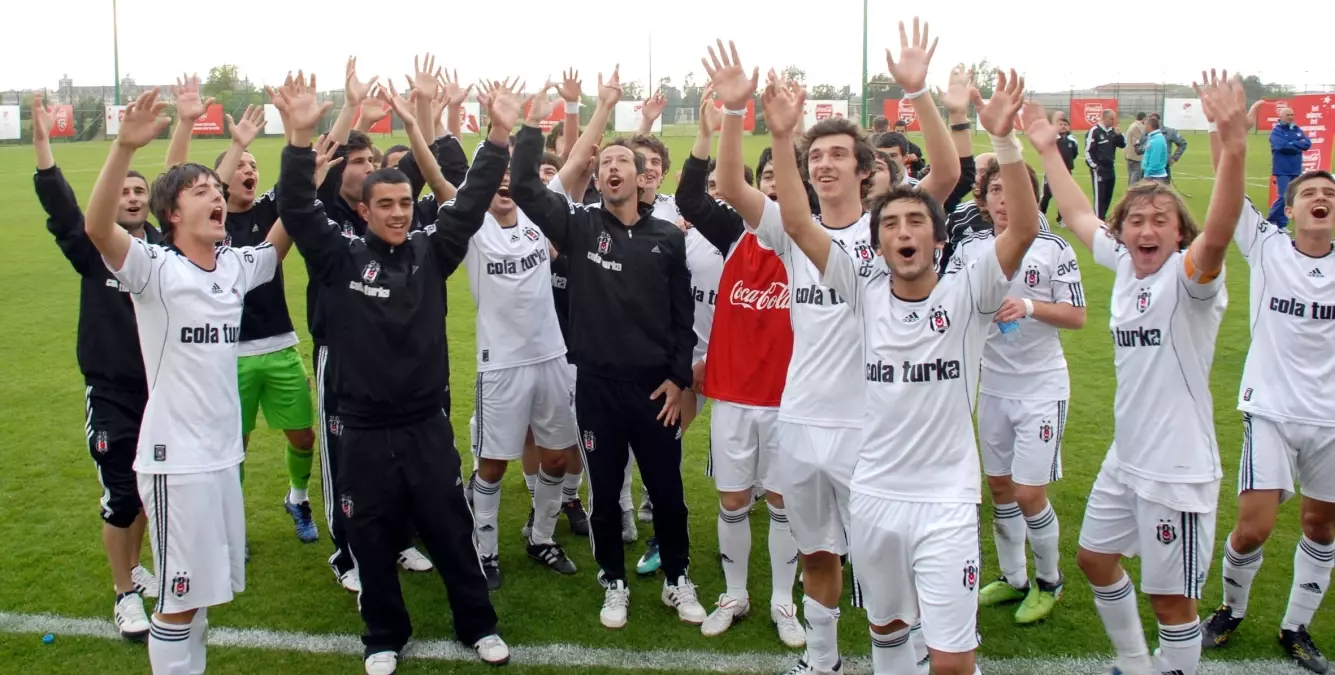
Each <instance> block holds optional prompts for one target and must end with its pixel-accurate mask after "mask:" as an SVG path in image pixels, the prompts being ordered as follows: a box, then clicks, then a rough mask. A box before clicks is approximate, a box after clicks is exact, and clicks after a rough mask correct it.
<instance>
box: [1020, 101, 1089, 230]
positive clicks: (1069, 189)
mask: <svg viewBox="0 0 1335 675" xmlns="http://www.w3.org/2000/svg"><path fill="white" fill-rule="evenodd" d="M1020 122H1021V124H1023V125H1024V129H1025V137H1026V138H1028V139H1029V144H1030V145H1032V146H1034V150H1036V151H1037V152H1038V154H1039V157H1041V158H1042V160H1043V173H1044V176H1045V177H1046V178H1047V179H1048V187H1049V188H1050V189H1051V190H1052V196H1053V197H1054V198H1056V200H1057V208H1058V209H1059V210H1060V211H1061V214H1062V222H1064V223H1066V227H1067V228H1068V229H1070V230H1071V232H1073V233H1075V236H1076V237H1078V238H1079V239H1080V242H1081V243H1083V244H1084V245H1085V247H1086V248H1088V249H1089V250H1090V251H1093V250H1094V237H1095V236H1096V235H1098V233H1099V228H1101V227H1103V221H1102V220H1099V217H1098V215H1097V214H1095V213H1094V207H1092V206H1090V204H1089V198H1088V197H1086V196H1085V193H1084V191H1083V190H1081V189H1080V186H1079V185H1077V184H1076V182H1075V178H1074V177H1073V176H1071V171H1070V169H1067V168H1066V160H1065V159H1063V158H1062V154H1061V150H1059V149H1058V148H1057V129H1056V127H1054V126H1052V123H1051V122H1049V121H1048V118H1047V113H1046V112H1045V111H1044V110H1043V106H1041V105H1039V104H1038V103H1035V102H1033V101H1030V102H1028V103H1025V104H1024V108H1023V109H1021V111H1020ZM1089 133H1090V134H1093V133H1094V132H1093V130H1091V131H1090V132H1089ZM1025 173H1026V174H1027V173H1028V172H1025ZM1024 182H1025V184H1026V185H1028V184H1029V179H1028V177H1027V176H1026V178H1025V181H1024ZM1003 189H1005V187H1004V185H1003ZM1031 196H1032V194H1031ZM1006 203H1007V204H1009V203H1010V199H1009V197H1008V198H1007V200H1006ZM1011 222H1015V219H1014V218H1011Z"/></svg>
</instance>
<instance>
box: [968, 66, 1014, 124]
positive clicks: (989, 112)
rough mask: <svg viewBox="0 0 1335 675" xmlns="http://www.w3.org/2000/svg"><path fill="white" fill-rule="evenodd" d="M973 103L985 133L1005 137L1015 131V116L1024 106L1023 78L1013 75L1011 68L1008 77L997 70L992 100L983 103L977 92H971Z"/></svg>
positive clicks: (1003, 72)
mask: <svg viewBox="0 0 1335 675" xmlns="http://www.w3.org/2000/svg"><path fill="white" fill-rule="evenodd" d="M973 103H974V105H975V106H977V107H978V120H979V121H980V122H981V123H982V125H983V128H984V129H986V130H987V133H989V134H992V135H993V136H1006V135H1009V134H1010V133H1011V131H1013V130H1014V129H1015V115H1016V114H1017V113H1019V112H1020V108H1021V106H1023V105H1024V78H1023V77H1020V76H1018V75H1016V74H1015V69H1014V68H1012V69H1011V72H1010V77H1007V76H1006V73H1005V71H1003V70H1001V69H1000V68H998V69H997V86H996V88H995V89H994V90H993V92H992V98H991V99H988V101H987V103H986V104H984V103H983V97H982V95H980V94H979V93H978V92H977V90H975V91H974V92H973Z"/></svg>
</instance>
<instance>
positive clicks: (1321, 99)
mask: <svg viewBox="0 0 1335 675" xmlns="http://www.w3.org/2000/svg"><path fill="white" fill-rule="evenodd" d="M1281 108H1291V109H1292V110H1293V122H1294V123H1295V124H1297V125H1298V126H1299V127H1301V128H1302V130H1303V131H1304V132H1306V133H1307V137H1308V138H1309V139H1311V141H1312V149H1310V150H1308V151H1307V152H1304V153H1303V171H1312V170H1314V169H1323V170H1325V171H1329V170H1330V161H1331V154H1332V153H1331V143H1332V141H1335V133H1332V129H1331V127H1332V126H1335V94H1301V95H1299V96H1290V97H1289V98H1280V99H1266V100H1265V101H1263V102H1262V104H1261V109H1260V110H1258V111H1257V112H1256V128H1257V129H1259V130H1261V131H1266V132H1268V131H1270V130H1272V129H1274V128H1275V123H1276V122H1278V121H1279V111H1280V109H1281ZM1278 198H1279V193H1278V191H1277V190H1276V188H1275V181H1274V180H1273V179H1272V180H1271V181H1270V203H1272V204H1273V203H1274V202H1275V200H1276V199H1278Z"/></svg>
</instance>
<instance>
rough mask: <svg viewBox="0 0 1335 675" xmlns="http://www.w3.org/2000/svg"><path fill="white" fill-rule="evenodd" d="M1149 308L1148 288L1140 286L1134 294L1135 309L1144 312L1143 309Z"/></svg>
mask: <svg viewBox="0 0 1335 675" xmlns="http://www.w3.org/2000/svg"><path fill="white" fill-rule="evenodd" d="M1149 308H1150V289H1148V288H1142V289H1140V292H1139V293H1137V294H1136V311H1138V312H1140V313H1141V314H1144V313H1145V310H1147V309H1149Z"/></svg>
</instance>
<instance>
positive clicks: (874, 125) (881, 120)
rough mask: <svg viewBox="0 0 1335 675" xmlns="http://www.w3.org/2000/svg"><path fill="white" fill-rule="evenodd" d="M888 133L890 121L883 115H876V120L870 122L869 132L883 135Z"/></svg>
mask: <svg viewBox="0 0 1335 675" xmlns="http://www.w3.org/2000/svg"><path fill="white" fill-rule="evenodd" d="M887 131H890V120H888V119H886V118H885V115H877V116H876V119H874V120H872V121H871V132H872V133H873V134H883V133H886V132H887Z"/></svg>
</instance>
